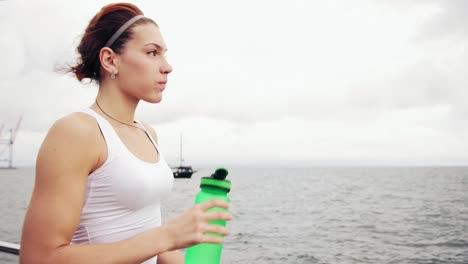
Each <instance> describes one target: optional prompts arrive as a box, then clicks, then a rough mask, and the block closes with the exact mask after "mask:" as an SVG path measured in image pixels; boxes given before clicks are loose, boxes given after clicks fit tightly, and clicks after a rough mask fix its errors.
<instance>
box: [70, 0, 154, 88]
mask: <svg viewBox="0 0 468 264" xmlns="http://www.w3.org/2000/svg"><path fill="white" fill-rule="evenodd" d="M137 15H143V12H142V11H141V10H140V9H139V8H138V7H136V6H135V5H133V4H129V3H115V4H110V5H106V6H104V7H103V8H102V9H101V11H99V13H97V14H96V15H95V16H94V17H93V19H91V21H90V22H89V25H88V27H87V28H86V30H85V33H84V34H83V37H82V38H81V41H80V44H79V45H78V47H77V48H76V51H77V52H78V55H79V57H78V62H77V65H75V66H71V67H70V69H69V72H72V73H74V74H75V76H76V78H77V79H78V80H79V81H82V80H83V79H90V80H91V81H93V80H94V81H96V82H98V83H99V82H100V80H101V73H100V68H101V62H100V61H99V52H100V51H101V49H102V48H103V47H104V45H105V44H106V42H107V41H108V40H109V39H110V38H111V37H112V35H113V34H114V33H115V32H116V31H117V30H119V28H120V27H121V26H122V25H123V24H125V23H126V22H127V21H128V20H130V19H132V18H133V17H135V16H137ZM147 23H153V24H154V25H156V26H158V25H157V24H156V22H154V21H153V20H152V19H150V18H146V17H143V18H140V19H139V20H137V21H136V22H135V23H133V24H132V25H131V26H130V27H128V29H127V30H125V31H124V32H123V33H122V34H121V35H120V37H118V38H117V40H116V41H114V43H113V44H112V45H111V46H110V47H109V48H111V49H112V50H113V51H114V52H115V53H117V54H119V53H120V52H121V51H122V49H123V47H124V45H125V43H127V41H129V40H130V39H132V37H133V30H132V29H133V28H134V27H135V26H137V25H142V24H147Z"/></svg>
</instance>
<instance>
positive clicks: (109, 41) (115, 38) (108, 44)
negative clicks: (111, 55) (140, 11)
mask: <svg viewBox="0 0 468 264" xmlns="http://www.w3.org/2000/svg"><path fill="white" fill-rule="evenodd" d="M143 17H145V16H144V15H138V16H135V17H133V18H132V19H130V20H129V21H127V23H125V24H123V25H122V26H121V27H120V28H119V30H117V31H116V32H115V33H114V35H112V37H111V38H110V39H109V40H108V41H107V42H106V45H104V47H108V48H109V47H110V46H111V45H112V44H114V42H115V41H116V40H117V39H118V38H119V37H120V35H122V33H123V32H124V31H125V30H127V28H128V27H129V26H131V25H132V24H133V23H135V22H136V21H137V20H139V19H140V18H143Z"/></svg>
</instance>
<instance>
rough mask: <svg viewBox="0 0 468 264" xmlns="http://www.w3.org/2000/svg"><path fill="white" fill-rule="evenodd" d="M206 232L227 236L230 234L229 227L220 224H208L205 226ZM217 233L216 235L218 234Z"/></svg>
mask: <svg viewBox="0 0 468 264" xmlns="http://www.w3.org/2000/svg"><path fill="white" fill-rule="evenodd" d="M204 229H205V232H204V233H205V234H208V233H210V234H216V235H221V236H227V235H229V231H228V230H227V228H225V227H223V226H220V225H207V226H206V227H205V228H204ZM216 235H215V236H216Z"/></svg>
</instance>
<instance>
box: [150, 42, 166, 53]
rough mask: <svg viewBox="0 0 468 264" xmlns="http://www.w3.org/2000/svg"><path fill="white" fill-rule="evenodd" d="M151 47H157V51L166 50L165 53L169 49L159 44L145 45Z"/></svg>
mask: <svg viewBox="0 0 468 264" xmlns="http://www.w3.org/2000/svg"><path fill="white" fill-rule="evenodd" d="M149 45H152V46H155V47H156V49H158V50H164V52H166V51H167V48H163V47H162V46H161V45H158V44H156V43H148V44H145V46H149Z"/></svg>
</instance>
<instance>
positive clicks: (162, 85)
mask: <svg viewBox="0 0 468 264" xmlns="http://www.w3.org/2000/svg"><path fill="white" fill-rule="evenodd" d="M166 83H167V82H158V84H159V86H160V87H161V88H162V90H164V89H166ZM162 90H161V91H162Z"/></svg>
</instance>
